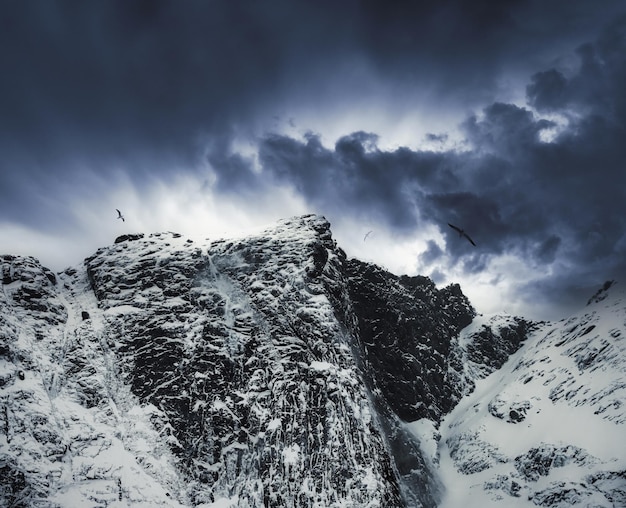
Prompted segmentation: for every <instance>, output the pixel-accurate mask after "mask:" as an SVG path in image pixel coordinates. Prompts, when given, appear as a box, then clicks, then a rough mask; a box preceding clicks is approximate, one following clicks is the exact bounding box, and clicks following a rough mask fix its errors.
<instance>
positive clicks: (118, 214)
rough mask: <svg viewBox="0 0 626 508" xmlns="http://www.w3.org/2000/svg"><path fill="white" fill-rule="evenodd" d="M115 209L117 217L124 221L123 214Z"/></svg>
mask: <svg viewBox="0 0 626 508" xmlns="http://www.w3.org/2000/svg"><path fill="white" fill-rule="evenodd" d="M115 211H116V212H117V218H118V219H122V222H126V221H125V220H124V216H123V215H122V212H120V211H119V210H118V209H117V208H116V209H115Z"/></svg>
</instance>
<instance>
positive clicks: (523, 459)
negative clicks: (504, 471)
mask: <svg viewBox="0 0 626 508" xmlns="http://www.w3.org/2000/svg"><path fill="white" fill-rule="evenodd" d="M597 462H598V460H597V459H595V458H594V457H592V456H590V455H589V454H588V453H587V452H585V451H584V450H582V449H580V448H577V447H575V446H560V447H557V446H554V445H549V444H546V445H544V446H542V447H541V448H533V449H531V450H529V451H528V452H527V453H525V454H524V455H520V456H519V457H516V458H515V468H516V469H517V471H518V472H519V473H520V474H521V475H522V477H523V478H524V479H526V480H530V481H537V480H538V479H539V478H540V477H541V476H547V475H548V474H549V473H550V471H551V470H552V469H553V468H557V467H563V466H566V465H567V464H570V463H573V464H576V465H579V466H580V465H593V464H594V463H597Z"/></svg>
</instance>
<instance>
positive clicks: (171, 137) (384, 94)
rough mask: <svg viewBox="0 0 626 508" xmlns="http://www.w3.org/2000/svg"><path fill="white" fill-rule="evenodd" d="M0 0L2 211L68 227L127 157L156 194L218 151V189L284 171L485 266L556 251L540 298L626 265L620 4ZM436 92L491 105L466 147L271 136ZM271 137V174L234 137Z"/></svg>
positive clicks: (284, 179) (318, 193)
mask: <svg viewBox="0 0 626 508" xmlns="http://www.w3.org/2000/svg"><path fill="white" fill-rule="evenodd" d="M0 2H1V3H0V6H1V11H0V70H1V71H2V79H0V113H1V114H0V218H1V219H3V220H4V221H15V222H18V223H22V224H28V225H35V226H37V227H40V228H46V227H49V228H51V229H58V228H60V227H61V225H62V224H67V223H69V222H68V221H69V219H70V218H71V214H70V213H69V210H65V211H64V210H63V207H64V206H65V205H64V203H66V202H68V201H69V200H70V199H71V195H72V194H76V193H85V192H90V193H94V194H95V193H97V192H99V190H100V189H101V187H102V186H105V185H106V183H105V182H109V181H111V179H112V178H113V176H114V175H115V174H116V172H118V171H121V172H122V173H125V174H127V175H128V176H129V178H130V180H131V181H132V182H133V183H134V184H135V185H136V187H137V188H138V189H139V190H141V188H142V186H144V185H146V184H147V182H149V181H150V180H151V179H158V180H167V179H168V178H170V177H171V176H172V173H173V172H178V171H196V172H202V171H206V166H207V164H206V163H208V165H209V166H210V168H211V171H212V172H214V175H215V176H216V177H217V180H216V184H215V187H213V188H214V189H215V190H217V192H223V193H231V194H242V193H245V195H250V196H253V195H254V193H255V192H264V191H265V190H268V189H270V186H271V185H272V184H274V183H280V184H282V185H288V186H291V187H292V188H294V189H295V190H297V192H298V193H299V194H300V196H302V197H303V198H304V199H306V200H307V201H308V202H309V203H310V204H311V205H312V206H315V207H316V210H317V211H321V212H322V213H327V214H329V215H332V214H334V213H337V214H339V213H341V214H344V215H348V216H352V217H356V218H367V219H371V220H375V221H378V222H380V223H386V224H387V225H388V226H389V227H390V228H391V229H393V230H394V232H395V233H397V234H401V235H405V236H407V237H409V236H410V235H411V234H413V232H414V231H415V230H417V229H419V228H421V227H422V226H424V225H429V224H437V225H439V226H440V227H441V230H442V232H443V233H444V234H445V235H446V240H447V244H446V249H445V252H443V251H442V252H439V251H437V249H435V247H436V244H432V243H431V244H429V248H428V250H427V251H426V252H425V253H424V254H423V256H422V260H423V261H424V262H429V261H430V262H432V263H438V262H440V261H441V260H442V259H443V257H445V256H449V257H450V259H451V260H452V262H455V263H458V266H462V267H464V269H466V270H467V271H468V272H476V271H480V270H482V269H483V268H484V267H485V266H486V263H488V261H489V260H490V259H491V258H492V257H493V256H494V255H499V254H505V253H513V254H515V255H518V256H522V257H524V258H525V259H527V260H528V261H529V263H530V264H535V265H536V266H538V267H539V266H545V265H546V264H551V265H553V266H554V267H555V268H554V273H555V275H554V277H553V278H552V279H550V280H547V281H544V282H543V283H542V284H543V285H542V287H541V288H539V287H529V288H528V291H529V293H530V292H531V291H535V290H537V291H543V292H544V294H547V293H548V292H550V291H555V292H557V291H559V290H561V291H562V290H563V288H564V287H565V286H567V285H568V284H570V285H572V284H574V283H573V282H572V281H574V280H575V284H577V285H578V286H583V285H585V284H589V281H590V280H591V279H594V278H598V277H603V276H604V274H607V276H613V275H609V272H610V273H615V272H618V271H620V270H621V271H622V272H623V271H624V259H626V256H624V254H625V253H626V238H625V237H624V231H625V229H626V228H625V227H624V226H625V223H624V220H625V219H624V213H623V203H624V202H626V200H625V199H624V198H625V196H624V193H625V192H626V189H625V186H624V185H622V183H623V181H624V177H623V174H624V162H623V161H625V160H626V143H624V139H626V133H625V125H626V99H625V97H626V94H625V93H624V90H626V61H625V59H624V54H626V43H625V38H624V33H625V31H626V28H625V26H626V25H625V23H626V22H625V20H624V17H623V16H622V17H620V16H618V14H619V13H620V12H622V11H623V10H624V6H623V2H621V0H620V1H617V0H616V1H607V2H603V3H602V5H601V6H600V5H599V4H597V3H595V2H585V1H580V2H574V3H572V2H571V1H570V0H567V1H566V0H557V1H553V2H543V1H540V0H506V1H500V2H493V1H488V0H476V1H472V2H467V1H462V0H448V1H419V2H414V1H400V2H384V1H373V0H347V1H343V2H327V1H316V2H307V1H293V0H268V1H264V2H258V1H256V0H255V1H252V0H244V1H236V2H229V1H199V0H198V1H196V0H186V1H185V2H184V3H181V2H175V1H165V0H150V1H141V0H92V1H90V2H78V1H71V0H42V1H36V0H30V1H24V2H21V1H8V0H0ZM610 20H613V21H612V23H611V25H610V26H609V27H608V28H607V29H606V30H604V31H603V32H602V34H601V35H600V36H599V37H597V34H598V33H599V32H598V31H599V28H600V27H602V26H605V25H606V23H607V22H608V21H610ZM573 51H575V53H572V54H574V55H575V56H576V60H575V61H574V60H572V57H571V55H570V57H567V53H571V52H573ZM564 55H565V57H564V58H561V57H563V56H564ZM510 76H514V77H510ZM520 76H523V79H524V83H518V82H517V81H516V80H517V79H519V78H520ZM503 79H504V81H503ZM507 80H509V81H508V82H507ZM503 83H504V85H505V86H508V85H509V84H510V85H511V86H514V85H515V86H519V87H520V89H521V90H523V89H524V88H523V87H524V86H525V85H528V86H527V87H526V97H527V101H528V107H522V106H521V105H519V104H518V105H513V104H507V103H505V102H506V101H502V100H501V101H500V102H496V101H495V98H496V97H497V93H498V91H499V90H501V89H502V87H503ZM422 91H423V92H424V94H426V96H427V97H428V98H429V100H431V101H433V102H434V103H435V104H436V105H437V106H438V105H439V103H438V102H437V101H440V103H441V109H442V111H443V110H444V109H445V108H454V107H457V108H461V109H462V110H463V111H469V110H472V111H479V110H480V114H477V115H468V117H467V119H466V120H465V122H463V124H462V130H463V133H464V136H465V138H466V141H467V143H468V144H469V146H470V149H469V150H467V151H454V150H449V151H442V152H429V151H426V150H411V149H408V148H398V149H394V150H382V149H380V148H378V137H377V135H378V134H380V135H381V136H382V135H384V133H366V132H354V133H352V134H348V133H345V134H348V135H344V136H343V137H341V138H340V139H338V140H337V141H336V142H335V143H334V145H331V146H324V145H323V144H322V141H321V140H322V136H321V135H317V134H315V133H309V134H308V135H306V136H305V137H304V138H298V139H295V138H292V137H289V136H285V135H280V134H268V130H267V126H268V125H270V124H271V123H272V120H271V119H272V118H273V117H274V116H275V115H283V114H286V115H291V114H292V111H291V110H292V109H293V110H297V109H300V110H311V109H313V110H315V111H316V112H317V113H318V114H319V115H320V117H322V118H324V117H325V116H326V115H327V116H328V118H329V122H332V121H333V119H336V118H337V116H340V115H341V114H342V113H343V112H344V111H343V110H341V108H340V106H341V107H343V108H345V109H349V108H352V109H353V110H358V107H360V106H361V105H362V104H364V103H359V99H361V100H365V99H367V100H376V99H378V98H380V99H381V104H390V103H391V102H394V106H395V107H397V108H398V109H399V110H403V109H405V108H406V106H405V103H404V102H403V101H404V100H405V99H406V98H407V97H410V96H411V94H417V95H419V94H420V93H421V92H422ZM374 92H375V93H374ZM390 98H391V99H393V101H392V100H391V99H390ZM351 101H354V102H351ZM365 104H366V103H365ZM541 114H546V115H548V114H550V115H556V116H549V117H548V118H546V119H542V118H540V117H539V116H538V115H541ZM563 119H565V120H566V121H567V122H568V123H567V125H566V126H565V127H562V126H561V124H560V123H559V122H561V121H562V120H563ZM296 123H298V119H297V118H296ZM302 127H303V128H307V126H306V125H303V126H302ZM255 136H256V139H257V140H258V143H259V146H258V150H259V153H258V164H259V165H260V168H261V171H260V172H259V168H258V167H256V166H255V164H256V162H255V161H254V160H253V159H252V158H251V157H250V156H248V155H245V154H242V153H240V152H239V151H238V149H237V146H238V145H237V143H235V141H236V140H240V139H241V138H246V137H247V138H248V139H249V138H250V137H255ZM549 136H552V138H551V139H550V142H546V138H547V137H549ZM448 139H449V138H448V137H447V133H438V134H431V135H429V136H427V139H426V141H428V142H429V143H431V144H433V143H434V144H437V143H439V144H440V146H444V145H445V143H446V142H447V141H448ZM331 143H332V142H331ZM447 222H452V223H454V224H458V225H459V226H461V227H464V228H465V229H467V231H468V232H469V233H470V235H471V236H472V237H473V238H474V240H475V241H476V243H477V244H478V246H477V247H476V248H474V247H472V246H471V245H470V244H469V243H468V242H466V241H464V239H463V238H459V237H458V236H456V233H455V232H454V231H452V230H451V229H450V228H448V227H447ZM562 266H567V267H568V270H570V273H569V274H567V275H566V274H564V273H563V271H562V269H561V268H559V267H562ZM597 282H598V281H597V280H595V279H594V280H593V281H592V283H593V284H595V283H597Z"/></svg>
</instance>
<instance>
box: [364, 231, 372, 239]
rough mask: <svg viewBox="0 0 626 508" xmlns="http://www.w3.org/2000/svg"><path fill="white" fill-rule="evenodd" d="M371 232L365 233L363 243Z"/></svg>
mask: <svg viewBox="0 0 626 508" xmlns="http://www.w3.org/2000/svg"><path fill="white" fill-rule="evenodd" d="M370 233H371V231H368V232H367V233H365V236H364V237H363V241H365V240H367V237H368V236H370Z"/></svg>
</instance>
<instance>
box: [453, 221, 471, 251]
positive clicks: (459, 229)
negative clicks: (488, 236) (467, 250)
mask: <svg viewBox="0 0 626 508" xmlns="http://www.w3.org/2000/svg"><path fill="white" fill-rule="evenodd" d="M448 226H450V227H451V228H452V229H454V230H455V231H457V232H458V233H459V236H464V237H465V238H467V239H468V240H469V242H470V243H471V244H472V245H473V246H474V247H476V244H475V243H474V240H472V239H471V238H470V236H469V235H468V234H467V233H466V232H465V231H463V230H462V229H461V228H459V227H457V226H455V225H454V224H450V223H449V222H448Z"/></svg>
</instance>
